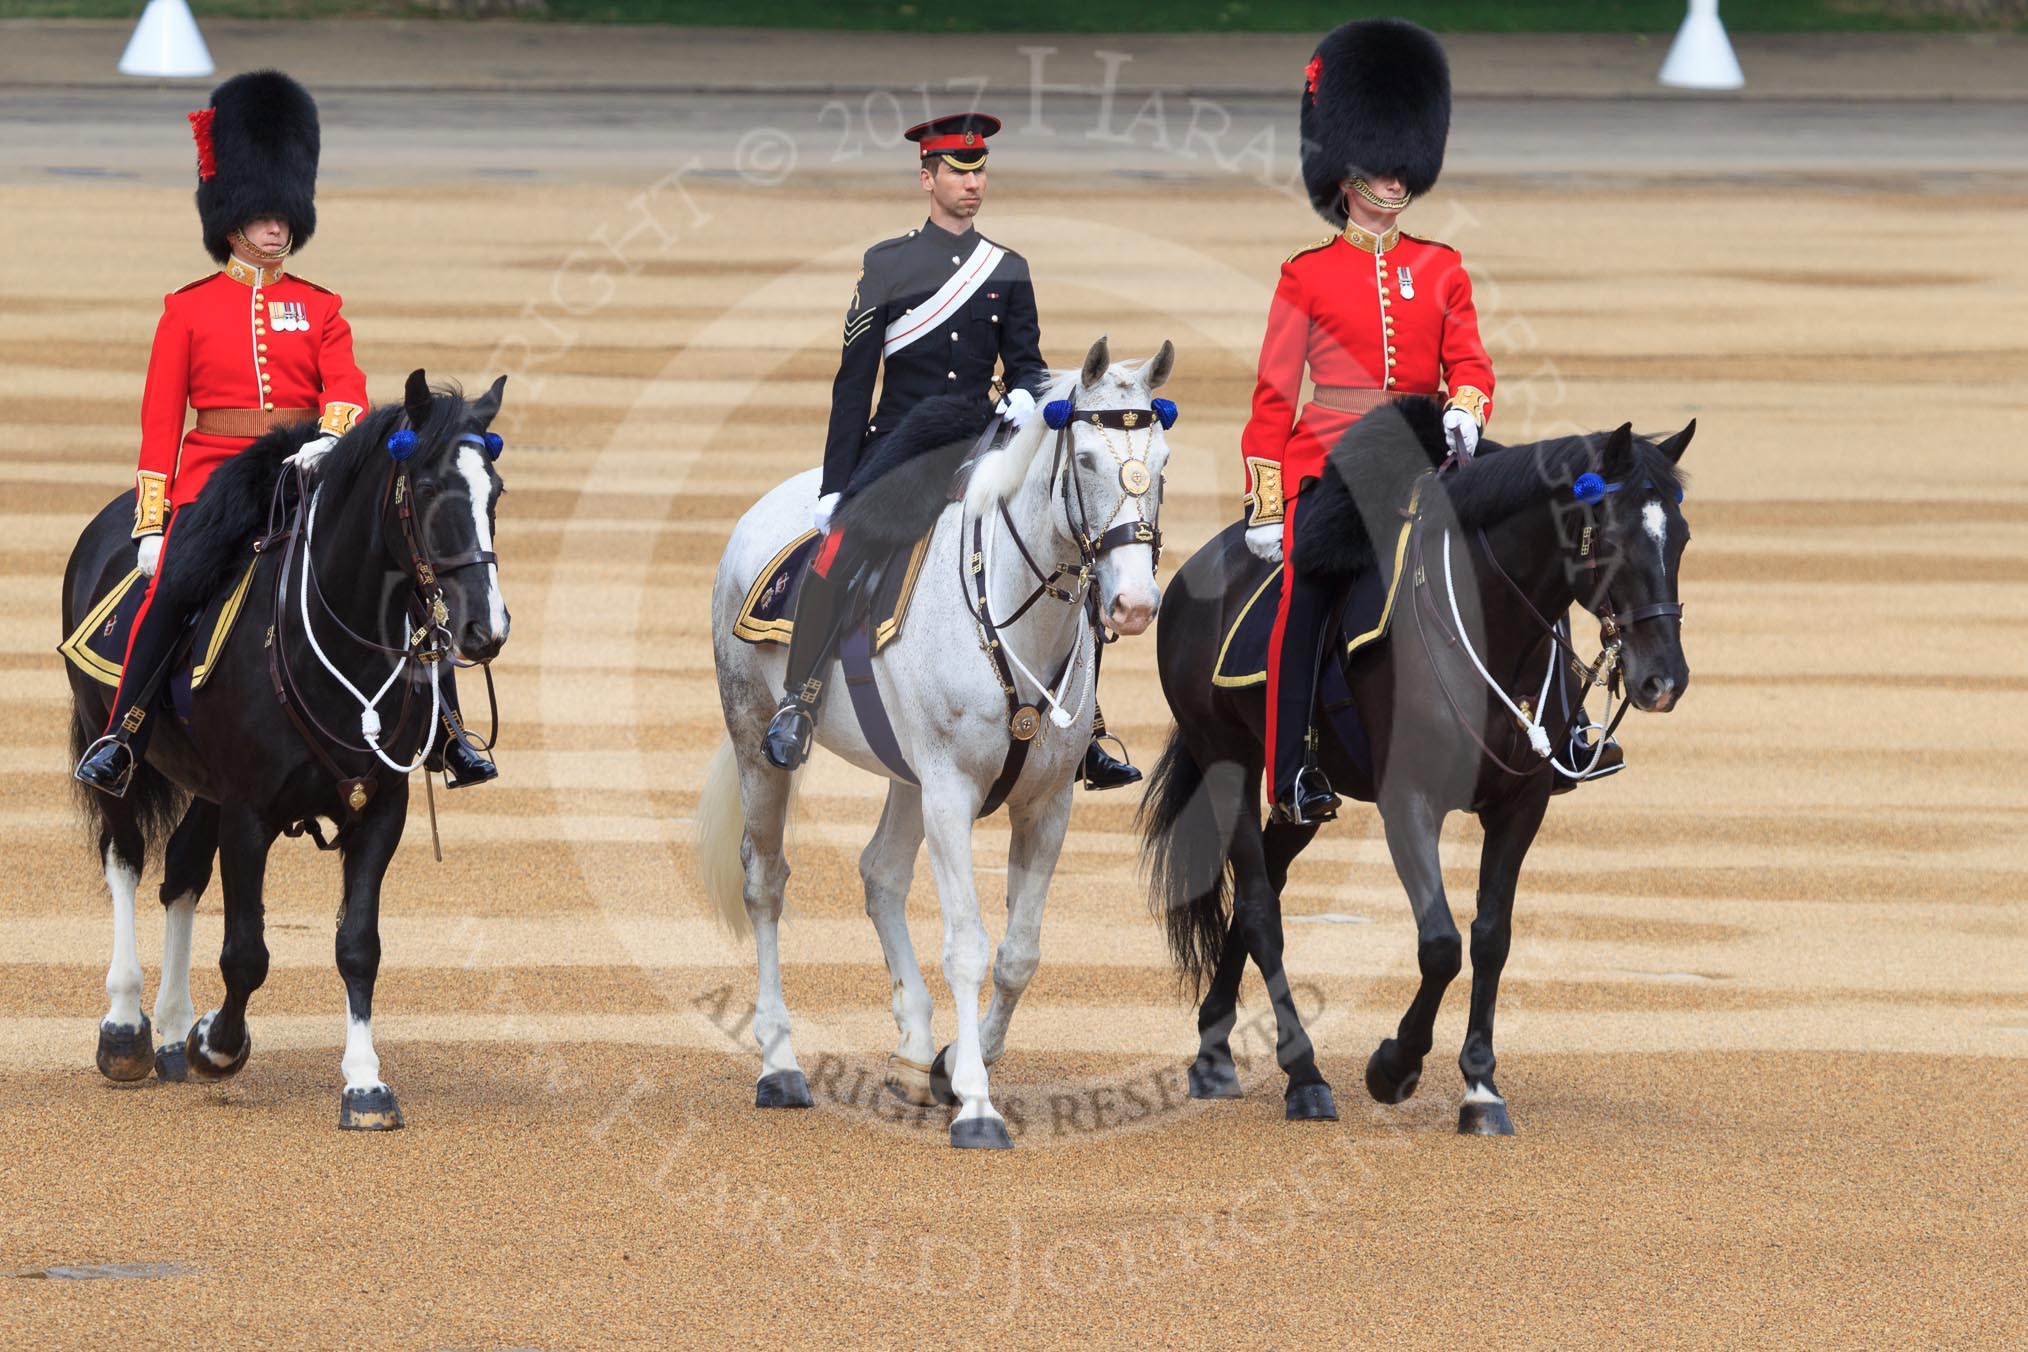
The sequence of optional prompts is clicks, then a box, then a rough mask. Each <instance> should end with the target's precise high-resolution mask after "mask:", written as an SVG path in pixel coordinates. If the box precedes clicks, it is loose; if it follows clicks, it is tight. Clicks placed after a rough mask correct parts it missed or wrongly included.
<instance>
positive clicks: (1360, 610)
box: [1211, 564, 1400, 689]
mask: <svg viewBox="0 0 2028 1352" xmlns="http://www.w3.org/2000/svg"><path fill="white" fill-rule="evenodd" d="M1283 572H1284V568H1283V565H1281V564H1276V565H1275V567H1274V571H1273V572H1271V573H1269V574H1268V576H1267V580H1266V581H1264V582H1262V583H1261V584H1260V588H1259V590H1257V591H1255V592H1254V594H1253V595H1252V596H1251V597H1250V598H1249V599H1248V600H1247V603H1246V605H1245V606H1244V607H1243V608H1242V609H1241V610H1240V612H1239V615H1238V616H1237V617H1236V618H1235V619H1234V620H1233V621H1232V623H1231V624H1230V625H1228V626H1227V627H1226V631H1225V637H1224V642H1223V643H1222V644H1221V645H1220V647H1219V649H1218V663H1217V665H1216V666H1215V667H1214V668H1213V669H1212V673H1211V683H1212V684H1213V685H1216V686H1222V687H1225V688H1228V689H1231V688H1237V687H1243V686H1249V685H1266V684H1267V660H1268V639H1269V638H1270V637H1271V636H1272V635H1273V634H1274V628H1275V611H1276V610H1277V609H1278V608H1279V607H1280V606H1281V602H1282V578H1283ZM1399 580H1400V579H1399V576H1398V575H1397V576H1396V578H1394V579H1393V580H1392V581H1391V583H1383V582H1382V580H1381V576H1380V574H1379V573H1377V572H1370V573H1365V574H1362V575H1361V576H1359V577H1357V578H1354V579H1353V581H1352V590H1351V592H1350V594H1349V595H1347V596H1346V598H1345V606H1344V609H1343V610H1342V611H1341V612H1340V613H1339V622H1338V629H1339V633H1340V634H1341V635H1343V636H1345V652H1344V656H1346V657H1348V658H1349V657H1352V656H1354V655H1356V654H1358V653H1360V652H1363V651H1365V650H1366V649H1367V648H1369V647H1371V646H1373V645H1374V644H1376V643H1378V642H1379V641H1380V640H1381V639H1383V638H1386V637H1387V629H1388V625H1389V622H1390V621H1391V620H1392V619H1393V618H1394V617H1393V613H1392V612H1393V609H1394V605H1393V600H1394V592H1395V590H1396V588H1397V586H1398V584H1399ZM1333 665H1336V664H1335V663H1334V664H1333Z"/></svg>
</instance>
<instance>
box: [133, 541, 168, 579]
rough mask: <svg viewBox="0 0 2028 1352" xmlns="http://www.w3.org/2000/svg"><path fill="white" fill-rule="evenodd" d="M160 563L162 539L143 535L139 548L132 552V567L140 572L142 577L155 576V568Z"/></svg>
mask: <svg viewBox="0 0 2028 1352" xmlns="http://www.w3.org/2000/svg"><path fill="white" fill-rule="evenodd" d="M161 562H162V537H161V536H159V535H143V536H142V537H141V547H140V548H139V549H137V550H135V551H134V566H135V567H136V568H139V569H140V570H141V576H142V577H153V576H155V566H156V565H157V564H159V563H161Z"/></svg>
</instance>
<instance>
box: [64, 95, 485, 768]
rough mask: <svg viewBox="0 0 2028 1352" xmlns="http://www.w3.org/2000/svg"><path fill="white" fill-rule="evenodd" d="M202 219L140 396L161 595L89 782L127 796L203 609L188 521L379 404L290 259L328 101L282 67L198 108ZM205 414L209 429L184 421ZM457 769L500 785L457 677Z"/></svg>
mask: <svg viewBox="0 0 2028 1352" xmlns="http://www.w3.org/2000/svg"><path fill="white" fill-rule="evenodd" d="M190 126H191V133H192V136H193V138H194V140H195V141H196V144H197V215H198V219H199V221H200V223H201V225H202V227H203V235H204V248H205V251H206V252H207V253H209V254H210V255H211V256H212V258H213V259H214V260H216V261H217V263H218V265H219V270H218V271H217V272H214V273H212V274H211V275H210V276H208V277H204V278H200V279H199V280H197V281H194V282H192V283H190V284H189V285H188V286H185V287H182V288H180V289H179V290H176V291H173V292H171V293H170V294H169V295H168V296H167V297H165V298H164V301H163V306H162V318H161V320H160V321H159V322H158V323H157V324H156V326H155V341H154V345H153V347H152V348H151V349H150V351H149V353H148V380H147V386H146V389H145V392H144V393H143V394H142V397H141V453H140V463H139V467H138V469H137V470H136V472H135V486H134V539H135V542H136V543H135V560H134V563H135V567H136V569H137V570H138V571H139V572H140V573H141V574H142V575H143V576H145V577H146V578H147V579H148V588H147V594H146V596H145V598H144V599H143V601H142V604H141V610H140V613H139V614H138V615H137V616H136V617H135V620H134V626H133V629H132V631H131V634H130V637H129V639H128V643H127V653H126V661H125V663H124V664H123V667H122V675H121V680H120V689H119V692H118V694H117V695H116V696H115V698H114V701H113V711H112V717H111V719H110V720H109V722H108V724H107V727H106V733H105V736H103V737H101V738H100V739H99V740H98V741H97V742H94V743H93V744H92V746H91V747H90V748H89V749H88V750H87V751H86V753H85V756H84V759H83V760H82V761H80V762H79V764H78V767H77V777H78V778H79V779H81V780H83V781H84V782H85V783H87V784H90V785H91V786H92V787H94V788H97V789H102V790H104V791H105V792H107V793H111V794H114V795H120V794H124V793H125V792H126V789H127V784H128V782H129V780H130V779H131V778H132V775H133V770H134V766H135V764H136V763H137V762H138V761H139V759H140V757H141V756H142V755H143V754H145V744H146V740H147V726H148V718H149V716H150V715H149V709H148V707H147V705H146V703H145V696H146V694H147V692H148V689H149V687H150V685H151V684H152V681H151V678H152V677H153V676H154V674H155V673H156V672H157V671H158V670H159V669H161V668H162V667H163V666H164V665H165V664H167V663H168V662H169V661H170V660H171V659H172V658H173V656H174V655H175V652H176V649H177V646H178V644H179V643H180V642H181V641H182V638H183V636H184V631H185V628H186V624H187V621H188V619H189V616H188V615H186V614H184V613H183V612H182V611H181V610H179V608H178V607H177V606H176V605H174V604H173V603H172V602H171V601H170V600H169V599H168V596H169V595H171V594H173V589H165V588H164V587H163V579H164V577H165V576H166V575H167V574H168V573H169V572H170V571H171V570H172V569H173V567H174V562H173V560H174V553H175V550H174V541H175V534H176V524H175V523H176V515H177V513H178V512H179V511H180V510H181V509H182V508H185V507H188V506H189V505H190V504H191V503H192V502H194V501H196V499H197V495H198V494H199V493H200V492H201V491H202V490H203V488H204V484H205V481H206V480H207V479H209V478H210V477H211V474H212V471H213V470H215V469H217V468H218V467H219V466H220V465H221V464H223V463H225V461H227V460H229V459H231V458H232V457H233V456H235V455H237V454H238V453H239V452H241V451H243V450H245V449H246V448H247V447H248V446H251V445H252V444H253V443H254V441H255V440H257V439H258V438H260V437H261V436H264V435H265V434H267V433H268V432H270V431H272V430H274V429H275V428H279V427H289V426H292V425H296V424H307V423H312V422H314V423H315V424H316V428H315V435H314V437H312V438H311V439H310V440H308V441H306V442H305V443H304V445H303V447H302V449H301V450H300V451H298V452H297V453H296V455H295V456H293V457H291V458H292V459H293V460H295V461H296V462H298V463H300V464H303V465H305V466H314V465H315V464H316V462H317V460H318V459H319V458H320V457H321V456H322V455H323V454H324V453H325V452H327V451H328V450H330V449H331V447H332V446H334V445H336V444H337V441H338V438H339V437H341V436H343V435H344V434H345V433H346V432H347V431H349V430H350V429H351V427H352V424H353V422H354V421H355V420H357V419H358V417H359V415H360V414H362V413H364V412H365V411H366V406H367V404H366V377H365V376H364V375H362V374H361V373H360V370H359V363H358V362H357V361H355V360H354V359H353V356H352V326H351V325H350V324H349V323H348V322H346V319H345V316H344V314H343V312H342V309H343V304H344V302H343V301H342V300H341V299H340V297H339V296H338V295H337V293H336V292H333V291H328V290H326V289H325V288H323V287H321V286H318V285H317V284H316V283H315V282H310V281H305V280H304V279H302V278H300V277H297V276H295V275H293V274H292V273H291V272H290V271H289V270H288V267H287V264H288V262H289V259H290V257H291V256H292V255H293V254H294V253H295V252H296V251H297V250H299V249H301V248H302V247H303V245H305V244H307V243H308V242H309V240H310V236H311V235H312V234H313V233H314V232H315V230H316V228H317V204H316V195H317V159H318V153H319V148H320V131H319V127H318V122H317V105H316V103H315V101H313V100H312V99H311V97H310V95H309V93H308V92H307V91H305V90H304V89H303V87H302V86H301V85H299V84H297V83H296V82H295V81H294V80H292V79H290V78H289V77H288V76H286V75H284V74H282V73H281V72H279V71H271V70H267V71H253V72H250V73H248V74H244V75H236V76H234V77H233V78H231V79H229V80H227V81H226V82H225V83H224V84H221V85H220V86H219V87H218V88H217V89H216V90H214V91H213V92H212V95H211V103H210V105H209V106H208V107H206V108H203V109H201V110H199V111H198V112H195V113H192V114H190ZM191 410H195V412H196V422H195V425H194V426H192V427H191V428H190V430H189V431H187V432H186V431H185V430H184V424H185V422H186V420H187V419H188V416H189V413H190V411H191ZM445 675H446V679H445V684H444V697H445V702H446V716H445V722H446V726H447V730H448V731H449V732H450V733H451V734H452V735H450V736H448V737H447V738H445V739H443V740H444V750H443V767H444V768H445V769H446V770H447V771H448V772H449V774H450V776H451V782H452V785H453V787H461V786H463V785H467V784H476V783H480V782H483V781H484V780H487V779H491V778H492V777H493V776H494V775H495V774H497V773H498V772H497V771H496V770H495V769H494V767H493V764H492V762H491V761H489V760H487V759H486V757H484V756H483V755H481V754H480V753H479V752H478V751H476V750H475V749H474V748H473V747H471V746H470V745H469V744H468V743H467V742H466V741H465V740H464V739H463V737H462V736H461V735H459V734H460V733H461V725H460V724H459V722H458V715H457V712H456V703H455V694H454V693H453V691H452V689H451V687H450V685H449V679H448V676H449V673H448V672H446V674H445Z"/></svg>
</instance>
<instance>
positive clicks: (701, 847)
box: [696, 737, 752, 935]
mask: <svg viewBox="0 0 2028 1352" xmlns="http://www.w3.org/2000/svg"><path fill="white" fill-rule="evenodd" d="M696 831H697V834H696V844H697V873H698V876H699V877H700V878H702V879H703V882H704V891H705V893H706V895H708V896H709V897H710V898H711V905H712V909H713V910H715V911H716V912H717V913H718V921H719V923H720V924H722V925H724V926H725V928H726V929H727V930H729V931H730V932H731V933H733V934H736V935H745V934H749V933H751V932H752V926H751V925H750V924H749V923H748V921H747V918H746V864H745V862H744V861H743V860H742V859H741V858H740V845H741V842H743V841H744V840H745V839H746V817H745V814H744V813H742V812H741V811H740V805H739V757H738V755H737V754H736V753H735V752H734V751H733V749H732V739H731V738H730V737H728V738H726V739H725V740H724V741H722V742H720V743H719V744H718V750H717V751H716V752H714V753H713V754H712V757H711V768H710V769H709V770H708V771H706V772H705V776H704V791H703V792H702V793H700V794H698V795H697V816H696Z"/></svg>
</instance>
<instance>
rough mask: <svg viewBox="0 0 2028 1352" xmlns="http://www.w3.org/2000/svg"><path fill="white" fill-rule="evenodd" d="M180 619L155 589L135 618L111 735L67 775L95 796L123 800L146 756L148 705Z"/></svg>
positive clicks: (170, 653)
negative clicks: (136, 623) (136, 628)
mask: <svg viewBox="0 0 2028 1352" xmlns="http://www.w3.org/2000/svg"><path fill="white" fill-rule="evenodd" d="M184 628H185V624H184V616H183V615H182V613H181V612H179V611H178V610H177V609H176V607H174V606H172V605H170V604H169V602H168V601H167V600H166V599H165V598H164V596H163V594H162V589H161V587H160V586H159V585H158V586H157V588H156V593H155V597H154V599H153V600H151V601H150V602H149V603H148V610H147V613H146V614H144V615H143V616H141V627H140V629H139V631H138V632H136V633H135V635H134V641H133V642H132V643H131V644H130V645H129V646H128V648H127V665H126V670H125V671H123V672H122V673H121V675H120V689H119V693H118V694H117V695H115V696H114V697H113V713H112V717H111V719H110V720H109V722H108V726H109V727H110V728H111V729H112V731H110V732H108V733H107V734H106V735H105V736H103V737H101V738H99V739H98V740H97V741H96V742H93V743H92V744H91V745H90V746H89V747H87V748H86V749H85V754H84V758H83V759H82V760H80V761H79V762H78V763H77V769H76V770H74V771H72V773H73V774H74V775H75V776H76V777H77V778H78V779H80V780H83V781H84V782H85V783H87V784H89V785H91V786H92V787H93V788H95V789H97V790H99V791H100V792H101V793H109V794H111V795H112V796H113V797H115V798H124V797H126V796H127V786H128V785H130V784H132V783H133V781H134V770H135V769H136V768H137V767H138V766H139V765H140V763H141V758H142V757H143V756H145V755H147V753H148V736H149V733H150V732H151V731H152V725H151V724H150V723H149V708H148V706H149V704H150V703H151V702H152V701H153V699H154V696H155V692H156V691H157V690H159V689H160V688H161V684H162V672H163V669H164V668H165V667H167V666H168V665H169V662H170V660H171V659H172V658H174V657H175V656H176V645H177V644H178V643H179V642H180V641H181V640H182V638H183V630H184Z"/></svg>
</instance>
